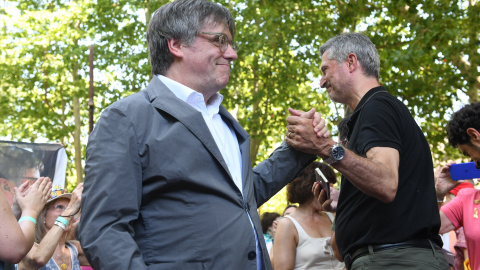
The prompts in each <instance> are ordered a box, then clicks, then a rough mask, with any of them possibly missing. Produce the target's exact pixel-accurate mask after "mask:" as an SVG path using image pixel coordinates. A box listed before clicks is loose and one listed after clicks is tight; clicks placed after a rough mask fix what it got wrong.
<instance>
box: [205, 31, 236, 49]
mask: <svg viewBox="0 0 480 270" xmlns="http://www.w3.org/2000/svg"><path fill="white" fill-rule="evenodd" d="M200 34H205V35H215V36H217V37H218V40H210V41H212V42H218V49H220V52H221V53H224V52H225V51H226V50H227V48H228V44H230V46H231V47H232V49H233V50H235V51H238V46H237V43H235V41H233V40H228V37H227V35H226V34H224V33H217V32H200Z"/></svg>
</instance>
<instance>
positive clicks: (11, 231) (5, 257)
mask: <svg viewBox="0 0 480 270" xmlns="http://www.w3.org/2000/svg"><path fill="white" fill-rule="evenodd" d="M27 186H28V183H25V184H23V185H21V186H20V187H19V188H15V200H17V201H18V205H19V208H20V209H21V216H20V221H19V222H17V219H16V218H15V216H14V215H13V212H12V210H11V209H10V205H9V204H8V201H7V199H6V198H5V196H4V194H3V192H0V217H1V218H0V227H1V231H2V233H1V234H0V260H2V261H5V262H9V263H18V262H19V261H20V260H22V258H23V257H24V256H25V255H26V254H27V253H28V251H29V250H30V248H31V247H32V245H33V241H34V240H35V223H34V221H35V222H36V219H37V217H38V214H39V213H40V211H41V210H42V208H43V206H44V205H45V203H46V201H47V199H48V196H49V195H50V188H51V186H52V183H51V182H50V179H48V178H43V177H41V178H39V179H38V180H37V181H36V182H35V183H34V184H33V185H32V186H31V187H29V189H28V192H25V189H26V188H27ZM24 192H25V193H26V194H23V193H24Z"/></svg>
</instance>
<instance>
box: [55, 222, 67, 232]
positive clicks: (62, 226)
mask: <svg viewBox="0 0 480 270" xmlns="http://www.w3.org/2000/svg"><path fill="white" fill-rule="evenodd" d="M54 224H55V225H57V226H58V227H60V228H62V230H64V231H65V230H66V229H67V226H65V224H63V223H62V222H60V221H58V220H55V223H54Z"/></svg>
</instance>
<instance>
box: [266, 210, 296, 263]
mask: <svg viewBox="0 0 480 270" xmlns="http://www.w3.org/2000/svg"><path fill="white" fill-rule="evenodd" d="M296 234H297V229H296V228H295V225H293V222H292V221H290V220H289V219H288V218H282V219H281V220H280V221H279V222H278V225H277V232H276V233H275V241H274V242H273V247H272V255H273V256H272V264H273V266H274V269H275V270H292V269H293V267H294V266H295V256H296V251H297V242H298V236H296ZM295 237H296V238H297V240H296V241H295Z"/></svg>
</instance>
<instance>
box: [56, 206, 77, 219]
mask: <svg viewBox="0 0 480 270" xmlns="http://www.w3.org/2000/svg"><path fill="white" fill-rule="evenodd" d="M78 212H80V208H78V210H77V212H75V213H73V214H71V215H66V216H63V215H60V216H59V217H73V216H75V215H76V214H78Z"/></svg>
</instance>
